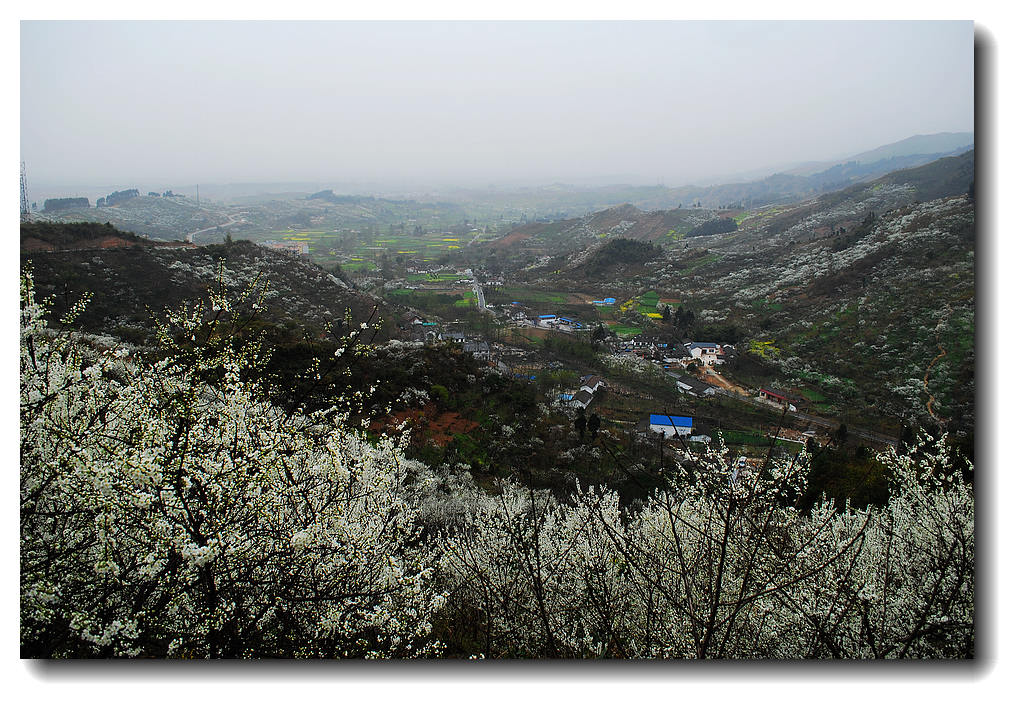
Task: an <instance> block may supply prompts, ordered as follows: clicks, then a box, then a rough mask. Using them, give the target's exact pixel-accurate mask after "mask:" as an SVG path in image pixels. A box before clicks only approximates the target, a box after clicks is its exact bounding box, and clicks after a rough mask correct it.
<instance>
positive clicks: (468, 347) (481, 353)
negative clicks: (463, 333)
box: [462, 340, 491, 359]
mask: <svg viewBox="0 0 1024 709" xmlns="http://www.w3.org/2000/svg"><path fill="white" fill-rule="evenodd" d="M462 351H463V352H467V353H469V354H471V355H473V357H475V358H476V359H487V358H488V357H490V355H491V347H490V345H488V344H487V343H486V342H485V341H483V340H467V341H466V342H463V343H462Z"/></svg>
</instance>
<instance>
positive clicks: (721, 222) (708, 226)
mask: <svg viewBox="0 0 1024 709" xmlns="http://www.w3.org/2000/svg"><path fill="white" fill-rule="evenodd" d="M738 228H739V226H738V225H737V224H736V220H735V219H733V218H732V217H722V218H721V219H711V220H710V221H706V222H704V223H703V224H701V225H700V226H696V227H694V228H693V229H690V231H688V232H686V235H687V236H711V235H712V234H728V233H729V232H733V231H736V230H737V229H738Z"/></svg>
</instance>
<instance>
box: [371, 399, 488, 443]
mask: <svg viewBox="0 0 1024 709" xmlns="http://www.w3.org/2000/svg"><path fill="white" fill-rule="evenodd" d="M406 422H408V423H406ZM403 423H406V428H407V429H409V430H410V431H411V432H412V440H413V443H415V444H416V445H423V444H424V443H426V442H427V441H430V442H431V443H433V444H434V445H436V446H438V447H439V448H444V447H445V446H446V445H448V444H449V443H451V442H452V441H453V440H454V439H455V434H458V433H469V432H470V431H472V430H473V429H475V428H479V427H480V424H478V423H477V422H476V421H470V420H469V419H466V418H463V417H462V416H461V415H459V414H458V413H456V412H454V411H446V412H444V413H439V412H438V410H437V406H435V405H434V404H427V405H426V407H424V408H422V409H405V410H403V411H396V412H394V413H392V414H391V416H389V417H388V418H387V419H385V420H384V421H376V422H374V423H372V424H370V429H371V430H373V431H387V432H389V433H395V432H397V430H398V427H399V426H400V425H402V424H403Z"/></svg>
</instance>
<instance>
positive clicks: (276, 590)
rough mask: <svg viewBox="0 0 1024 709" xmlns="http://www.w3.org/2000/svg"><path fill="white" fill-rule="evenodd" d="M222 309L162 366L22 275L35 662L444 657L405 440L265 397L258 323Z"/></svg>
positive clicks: (192, 329) (190, 326)
mask: <svg viewBox="0 0 1024 709" xmlns="http://www.w3.org/2000/svg"><path fill="white" fill-rule="evenodd" d="M211 305H212V307H211V308H209V309H204V308H202V307H196V308H192V309H190V310H187V311H185V312H183V313H180V314H178V315H176V316H174V317H173V318H171V320H170V321H169V323H168V327H166V328H164V329H163V331H162V336H163V337H164V338H165V341H166V343H167V344H168V345H173V343H185V346H184V347H178V348H177V349H176V350H175V349H174V348H173V347H172V355H171V356H169V357H167V358H165V359H162V360H160V361H158V362H156V363H154V364H146V363H144V362H141V361H139V360H138V358H136V357H132V356H129V355H128V354H127V353H126V352H124V351H114V352H106V353H101V352H96V351H90V350H89V348H88V347H87V346H86V345H85V344H83V343H82V342H81V341H80V340H79V338H77V337H76V336H75V335H73V334H72V333H71V332H70V330H68V329H67V327H64V328H62V329H61V330H59V331H51V330H48V329H47V328H46V324H45V309H44V307H43V306H42V305H41V304H40V303H37V302H36V301H35V299H34V295H33V290H32V281H31V277H30V276H27V277H24V278H23V283H22V322H21V586H22V607H21V614H22V619H21V632H22V654H23V655H25V656H30V657H62V656H73V657H82V656H115V655H144V656H171V657H246V656H262V657H267V656H288V657H319V656H351V655H356V656H368V657H374V656H386V657H389V656H411V655H418V654H423V653H428V652H432V651H433V650H434V644H433V643H432V641H431V640H430V639H429V634H430V630H431V626H430V616H431V614H432V613H433V611H435V610H436V609H437V608H438V607H439V605H441V604H442V603H443V600H444V599H443V596H442V595H440V594H438V593H437V592H436V591H435V583H434V580H433V576H432V563H433V558H434V556H435V555H434V553H433V552H432V551H431V550H430V548H429V547H425V546H423V545H422V544H421V543H420V541H421V539H420V532H419V529H418V527H417V525H416V524H415V510H414V508H413V507H412V506H411V505H410V504H409V503H408V502H407V501H406V500H405V499H404V497H403V495H402V482H403V478H404V477H405V475H406V469H407V466H408V463H407V461H406V460H405V459H404V457H403V456H402V454H401V452H400V447H399V446H398V444H396V442H394V441H391V440H389V439H387V438H384V439H382V440H380V441H379V442H376V443H373V444H371V443H370V442H369V441H368V440H367V439H366V438H365V436H363V435H361V434H359V433H357V432H356V430H355V429H354V428H353V426H352V425H351V424H350V422H348V421H347V420H346V419H345V417H344V416H343V415H341V414H340V413H338V412H336V411H334V412H327V413H321V414H317V415H309V416H303V415H302V414H301V412H298V411H297V412H294V413H293V414H292V415H287V414H286V413H285V412H283V411H281V410H280V409H278V408H276V407H274V406H272V405H270V404H269V403H267V402H266V400H265V399H263V398H261V397H260V396H259V392H258V382H257V381H254V380H253V379H251V378H249V377H247V376H246V374H245V373H246V372H250V371H255V370H256V369H257V368H258V365H259V349H258V348H257V347H256V346H255V345H254V344H253V343H252V342H247V341H243V340H240V339H238V338H236V337H233V335H234V334H237V333H235V332H234V328H236V327H237V326H239V324H240V323H241V317H240V316H239V315H238V314H237V313H234V314H233V313H232V312H231V304H230V303H228V301H227V299H226V298H224V297H223V296H218V295H215V296H214V297H213V298H212V304H211ZM73 314H74V313H72V315H73ZM63 324H64V325H65V326H67V325H69V324H70V320H69V319H65V321H64V323H63Z"/></svg>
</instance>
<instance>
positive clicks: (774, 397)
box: [757, 387, 796, 411]
mask: <svg viewBox="0 0 1024 709" xmlns="http://www.w3.org/2000/svg"><path fill="white" fill-rule="evenodd" d="M757 398H758V399H760V400H761V401H763V402H764V403H766V404H771V405H772V406H778V407H779V408H780V409H784V408H787V407H788V408H789V410H790V411H796V406H795V405H794V404H795V403H796V399H793V398H791V397H789V396H787V395H786V394H784V393H782V392H781V391H778V390H776V389H768V388H767V387H761V388H760V389H758V390H757Z"/></svg>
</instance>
